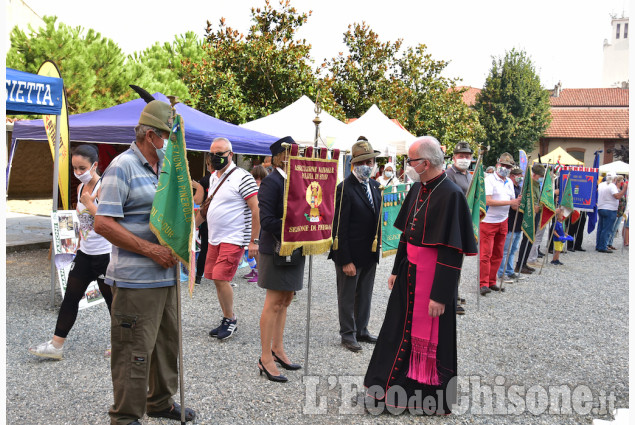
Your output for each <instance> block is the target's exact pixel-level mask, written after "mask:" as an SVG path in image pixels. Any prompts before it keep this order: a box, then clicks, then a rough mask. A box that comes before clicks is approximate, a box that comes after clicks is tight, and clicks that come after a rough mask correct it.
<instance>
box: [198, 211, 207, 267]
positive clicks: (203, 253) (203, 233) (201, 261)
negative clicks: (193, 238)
mask: <svg viewBox="0 0 635 425" xmlns="http://www.w3.org/2000/svg"><path fill="white" fill-rule="evenodd" d="M198 234H199V236H200V238H201V250H200V252H199V253H198V258H197V259H196V276H198V277H202V276H203V272H204V271H205V259H206V258H207V247H208V246H209V243H208V238H207V221H204V222H203V224H201V225H200V227H199V228H198Z"/></svg>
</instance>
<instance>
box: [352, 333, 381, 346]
mask: <svg viewBox="0 0 635 425" xmlns="http://www.w3.org/2000/svg"><path fill="white" fill-rule="evenodd" d="M359 341H361V342H369V343H371V344H374V343H376V342H377V337H376V336H374V335H371V334H368V335H357V342H359Z"/></svg>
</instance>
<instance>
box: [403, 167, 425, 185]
mask: <svg viewBox="0 0 635 425" xmlns="http://www.w3.org/2000/svg"><path fill="white" fill-rule="evenodd" d="M423 173H425V171H422V172H421V174H423ZM406 175H407V176H408V177H409V178H410V180H412V181H414V182H418V181H421V175H420V174H419V173H418V172H417V170H415V167H413V166H411V165H406Z"/></svg>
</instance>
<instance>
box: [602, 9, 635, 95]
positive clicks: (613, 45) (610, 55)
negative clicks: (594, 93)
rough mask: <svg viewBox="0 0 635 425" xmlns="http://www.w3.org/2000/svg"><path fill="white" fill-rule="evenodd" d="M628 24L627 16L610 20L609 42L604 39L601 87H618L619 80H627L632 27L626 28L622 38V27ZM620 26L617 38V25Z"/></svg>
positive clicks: (619, 84)
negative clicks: (626, 31) (626, 32)
mask: <svg viewBox="0 0 635 425" xmlns="http://www.w3.org/2000/svg"><path fill="white" fill-rule="evenodd" d="M627 24H628V18H619V19H613V20H612V21H611V38H610V40H611V41H610V42H609V41H608V40H604V64H603V72H602V87H620V86H621V82H623V81H628V80H629V75H628V60H629V58H628V49H629V47H628V45H629V39H630V38H631V34H632V28H630V25H629V28H628V34H627V37H626V38H624V27H625V25H627ZM618 25H619V26H620V34H619V38H617V26H618Z"/></svg>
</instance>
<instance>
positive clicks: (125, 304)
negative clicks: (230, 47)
mask: <svg viewBox="0 0 635 425" xmlns="http://www.w3.org/2000/svg"><path fill="white" fill-rule="evenodd" d="M171 117H172V111H171V108H170V105H169V104H167V103H165V102H161V101H159V100H152V101H151V102H149V103H148V104H147V105H146V106H145V108H144V109H143V112H141V116H140V117H139V124H138V125H137V126H136V127H135V136H136V138H135V141H134V142H132V144H131V146H130V149H128V150H127V151H125V152H123V153H122V154H120V155H119V156H118V157H116V158H115V159H114V160H113V161H112V163H111V164H110V166H109V167H108V169H107V170H106V171H105V172H104V175H103V177H102V186H101V193H100V196H99V201H100V202H99V206H98V209H97V215H96V217H95V231H96V232H97V233H99V234H101V235H102V236H104V237H105V238H106V239H108V240H109V241H110V242H111V243H112V244H113V247H112V254H111V259H110V264H109V265H108V270H107V272H106V278H105V281H106V283H107V284H108V285H110V286H112V294H113V301H112V307H111V343H112V357H111V366H110V367H111V372H112V384H113V393H114V404H113V405H112V407H111V408H110V411H109V412H108V413H109V415H110V423H111V424H112V425H129V424H132V425H137V424H140V422H139V419H140V418H141V417H142V416H143V415H144V413H146V411H147V414H148V416H151V417H165V418H169V419H174V420H180V419H181V406H179V404H178V403H176V402H175V401H174V399H173V398H172V396H173V395H174V394H175V393H176V391H177V388H178V368H177V358H178V343H177V339H178V322H177V320H178V316H177V314H176V295H177V294H176V280H175V276H176V273H175V266H176V265H177V260H176V258H174V256H173V255H172V253H171V251H170V250H169V249H168V248H166V247H163V246H162V245H160V244H159V241H158V239H157V238H156V236H155V235H154V234H153V233H152V232H151V231H150V211H151V210H152V202H153V200H154V196H155V193H156V188H157V185H158V183H159V175H160V174H161V167H162V165H163V157H164V155H165V149H166V148H167V145H168V137H169V135H170V128H171V125H172V118H171ZM195 416H196V414H195V412H194V411H193V410H192V409H186V412H185V419H186V420H187V421H191V420H193V419H194V418H195Z"/></svg>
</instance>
